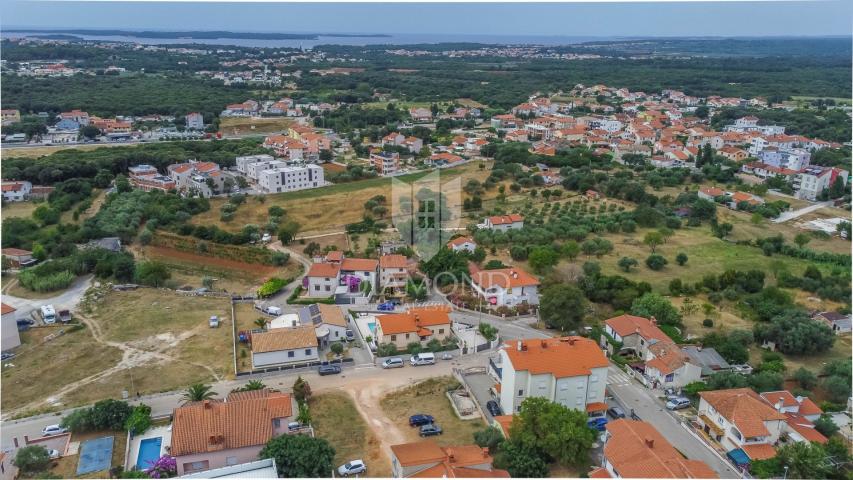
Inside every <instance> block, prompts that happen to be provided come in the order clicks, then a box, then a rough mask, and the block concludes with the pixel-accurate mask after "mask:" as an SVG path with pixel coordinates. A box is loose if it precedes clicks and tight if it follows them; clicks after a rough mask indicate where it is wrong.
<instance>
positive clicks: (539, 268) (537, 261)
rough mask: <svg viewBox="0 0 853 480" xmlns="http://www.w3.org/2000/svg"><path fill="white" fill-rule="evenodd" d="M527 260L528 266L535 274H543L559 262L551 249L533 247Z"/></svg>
mask: <svg viewBox="0 0 853 480" xmlns="http://www.w3.org/2000/svg"><path fill="white" fill-rule="evenodd" d="M527 258H528V262H529V263H530V266H531V267H533V270H535V271H536V272H537V273H543V272H544V271H546V270H548V269H549V268H551V267H553V266H554V265H555V264H556V263H557V260H559V257H558V256H557V253H556V252H555V251H554V249H553V248H551V247H535V248H534V249H533V250H532V251H531V252H530V255H529V256H528V257H527Z"/></svg>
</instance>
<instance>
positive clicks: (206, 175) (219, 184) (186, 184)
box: [167, 160, 226, 198]
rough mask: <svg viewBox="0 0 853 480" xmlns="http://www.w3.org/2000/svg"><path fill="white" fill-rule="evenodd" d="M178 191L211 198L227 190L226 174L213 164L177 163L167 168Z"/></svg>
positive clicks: (192, 161)
mask: <svg viewBox="0 0 853 480" xmlns="http://www.w3.org/2000/svg"><path fill="white" fill-rule="evenodd" d="M167 169H168V171H169V177H170V178H171V179H172V180H173V181H174V182H175V188H176V189H177V190H178V191H181V192H185V193H187V194H190V195H199V196H202V197H205V198H209V197H211V196H213V195H216V194H219V193H222V192H223V191H224V190H225V178H226V177H225V174H224V173H223V172H222V171H221V170H220V169H219V165H217V164H215V163H213V162H197V161H194V160H191V161H189V162H187V163H175V164H172V165H169V167H168V168H167Z"/></svg>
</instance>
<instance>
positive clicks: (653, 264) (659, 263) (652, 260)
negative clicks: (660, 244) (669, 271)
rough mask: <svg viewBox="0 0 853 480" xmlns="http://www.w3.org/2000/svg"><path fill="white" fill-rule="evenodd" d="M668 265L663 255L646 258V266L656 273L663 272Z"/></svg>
mask: <svg viewBox="0 0 853 480" xmlns="http://www.w3.org/2000/svg"><path fill="white" fill-rule="evenodd" d="M667 263H669V262H667V260H666V258H664V257H663V255H658V254H652V255H649V256H648V258H646V266H647V267H649V268H650V269H652V270H655V271H657V270H662V269H663V267H665V266H666V264H667Z"/></svg>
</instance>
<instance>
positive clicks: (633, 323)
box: [604, 314, 672, 342]
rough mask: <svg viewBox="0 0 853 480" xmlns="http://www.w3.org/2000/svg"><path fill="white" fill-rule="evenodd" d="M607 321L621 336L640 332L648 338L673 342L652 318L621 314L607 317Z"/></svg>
mask: <svg viewBox="0 0 853 480" xmlns="http://www.w3.org/2000/svg"><path fill="white" fill-rule="evenodd" d="M604 323H606V324H607V325H608V326H609V327H610V328H611V329H613V331H614V332H616V333H617V334H619V336H620V337H627V336H628V335H632V334H634V333H639V334H640V336H641V337H643V338H645V339H646V340H657V341H660V342H672V340H671V339H670V338H669V337H668V336H667V335H666V334H665V333H663V331H662V330H661V329H660V328H658V327H657V326H656V325H654V324H653V323H652V321H651V320H649V319H648V318H644V317H637V316H635V315H627V314H626V315H619V316H618V317H613V318H609V319H607V320H606V321H605V322H604Z"/></svg>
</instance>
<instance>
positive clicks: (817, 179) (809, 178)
mask: <svg viewBox="0 0 853 480" xmlns="http://www.w3.org/2000/svg"><path fill="white" fill-rule="evenodd" d="M847 176H848V172H847V171H846V170H841V169H840V168H830V167H820V166H817V165H811V166H808V167H806V168H804V169H803V170H801V171H800V172H799V173H797V174H796V175H794V180H793V183H792V186H793V187H794V190H796V194H795V195H796V197H797V198H802V199H804V200H810V201H815V200H817V197H818V196H820V194H821V192H823V191H824V189H828V188H829V187H830V186H831V185H832V184H833V182H835V180H836V179H837V178H840V179H841V181H842V182H843V183H844V185H847Z"/></svg>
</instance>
